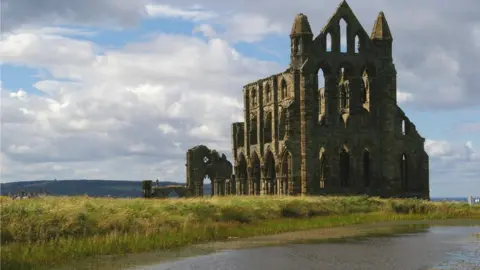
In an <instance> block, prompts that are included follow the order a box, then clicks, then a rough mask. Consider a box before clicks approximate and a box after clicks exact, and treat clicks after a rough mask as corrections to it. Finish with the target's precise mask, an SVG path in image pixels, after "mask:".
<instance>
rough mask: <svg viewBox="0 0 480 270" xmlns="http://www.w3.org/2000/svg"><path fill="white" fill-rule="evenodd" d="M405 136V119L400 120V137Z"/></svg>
mask: <svg viewBox="0 0 480 270" xmlns="http://www.w3.org/2000/svg"><path fill="white" fill-rule="evenodd" d="M405 134H406V130H405V119H402V135H405Z"/></svg>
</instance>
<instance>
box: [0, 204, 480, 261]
mask: <svg viewBox="0 0 480 270" xmlns="http://www.w3.org/2000/svg"><path fill="white" fill-rule="evenodd" d="M0 202H1V206H2V211H1V222H2V224H1V225H2V226H1V229H0V233H1V244H2V247H1V268H2V269H33V268H35V269H41V268H51V267H54V266H59V265H62V264H64V263H67V262H71V261H75V260H80V259H83V258H86V257H90V256H98V255H113V254H125V253H135V252H144V251H152V250H162V249H170V248H174V247H180V246H185V245H190V244H194V243H200V242H205V241H214V240H223V239H227V238H229V237H248V236H256V235H266V234H275V233H280V232H287V231H294V230H305V229H314V228H322V227H334V226H344V225H351V224H361V223H370V222H377V221H388V220H413V219H448V218H480V207H479V206H473V207H471V206H469V205H468V204H466V203H448V202H428V201H424V200H416V199H380V198H375V197H363V196H356V197H335V196H322V197H274V196H273V197H270V196H268V197H267V196H265V197H263V196H262V197H258V196H257V197H253V196H241V197H237V196H232V197H214V198H183V199H113V198H89V197H44V198H34V199H28V200H11V199H9V198H6V197H2V198H0Z"/></svg>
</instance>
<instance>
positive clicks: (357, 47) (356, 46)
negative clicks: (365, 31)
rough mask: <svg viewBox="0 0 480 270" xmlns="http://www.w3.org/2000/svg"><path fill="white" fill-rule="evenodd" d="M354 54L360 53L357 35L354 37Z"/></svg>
mask: <svg viewBox="0 0 480 270" xmlns="http://www.w3.org/2000/svg"><path fill="white" fill-rule="evenodd" d="M354 45H355V53H356V54H357V53H359V52H360V38H359V37H358V35H356V36H355V44H354Z"/></svg>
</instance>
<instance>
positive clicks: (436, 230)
mask: <svg viewBox="0 0 480 270" xmlns="http://www.w3.org/2000/svg"><path fill="white" fill-rule="evenodd" d="M472 222H474V224H475V225H473V224H471V223H472ZM479 225H480V221H478V220H477V221H469V222H467V223H465V222H464V223H462V224H455V222H454V221H444V222H439V223H436V224H431V223H429V222H416V223H410V224H408V223H405V222H396V223H395V225H393V224H392V223H383V224H376V225H358V226H349V227H343V228H330V229H319V230H314V231H307V232H305V231H304V232H293V233H285V234H280V235H276V236H262V237H255V238H250V239H241V240H233V241H226V242H216V243H210V244H202V245H196V246H193V247H190V248H185V249H182V250H178V251H172V252H160V253H158V252H157V253H148V254H140V255H134V254H132V255H130V256H127V257H124V258H122V259H121V260H118V259H115V262H113V260H112V261H111V262H112V263H109V267H100V266H99V265H96V266H95V269H108V268H110V269H130V270H140V269H142V270H144V269H145V270H167V269H168V270H190V269H192V270H193V269H195V270H243V269H245V270H246V269H249V270H251V269H261V270H266V269H276V270H282V269H302V270H303V269H335V270H337V269H338V270H343V269H348V270H352V269H375V270H377V269H379V270H381V269H389V270H396V269H398V270H409V269H415V270H416V269H418V270H434V269H435V270H446V269H455V270H467V269H468V270H473V269H478V270H480V237H476V236H474V234H475V233H480V226H479ZM330 237H334V239H330ZM104 262H105V261H104ZM77 266H79V265H77ZM90 266H91V265H90ZM75 268H76V269H80V268H77V267H75ZM89 268H90V267H89ZM70 269H71V268H70ZM90 269H91V268H90Z"/></svg>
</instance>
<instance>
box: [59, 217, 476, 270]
mask: <svg viewBox="0 0 480 270" xmlns="http://www.w3.org/2000/svg"><path fill="white" fill-rule="evenodd" d="M431 226H434V227H441V226H480V219H439V220H437V219H435V220H394V221H380V222H373V223H360V224H355V225H346V226H335V227H328V228H316V229H308V230H297V231H289V232H283V233H278V234H267V235H260V236H251V237H242V238H229V239H224V240H217V241H211V242H206V243H199V244H192V245H187V246H184V247H178V248H175V249H171V250H160V251H147V252H143V253H131V254H125V255H109V256H108V255H107V256H99V257H97V258H89V259H85V260H82V261H80V262H77V263H72V264H71V265H66V266H63V267H61V268H57V269H56V270H67V269H92V268H95V269H97V270H113V269H133V268H134V267H142V266H148V265H152V264H162V263H168V262H172V261H176V260H181V259H185V258H189V257H196V256H204V255H209V254H213V253H218V252H224V251H228V250H239V249H251V248H257V247H268V246H281V245H285V244H299V243H301V244H305V243H309V244H312V243H315V244H318V243H329V242H336V241H344V240H351V239H361V238H370V237H384V236H387V237H392V236H397V235H404V234H409V233H421V232H424V231H425V230H426V229H428V228H429V227H431ZM137 262H141V263H137Z"/></svg>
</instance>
